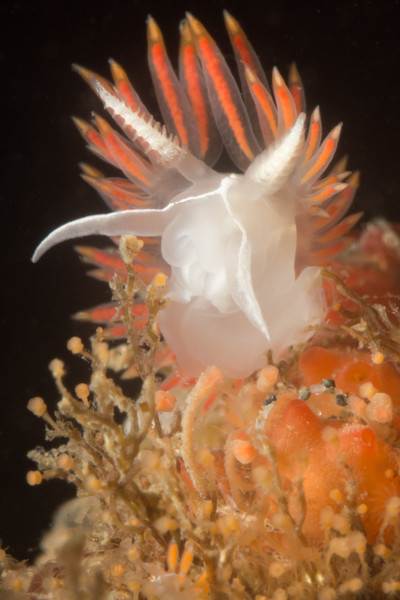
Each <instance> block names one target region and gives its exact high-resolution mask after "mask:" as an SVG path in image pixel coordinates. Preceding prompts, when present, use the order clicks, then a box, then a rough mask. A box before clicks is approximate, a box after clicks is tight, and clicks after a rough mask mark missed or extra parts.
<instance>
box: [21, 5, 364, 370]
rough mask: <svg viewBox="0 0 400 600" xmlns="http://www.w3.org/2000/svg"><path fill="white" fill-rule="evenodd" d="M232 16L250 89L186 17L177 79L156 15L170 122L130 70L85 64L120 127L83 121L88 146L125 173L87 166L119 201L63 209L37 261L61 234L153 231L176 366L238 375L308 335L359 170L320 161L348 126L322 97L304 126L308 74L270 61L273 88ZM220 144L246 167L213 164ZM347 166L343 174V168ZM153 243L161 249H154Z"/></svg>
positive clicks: (158, 72) (351, 219) (154, 69)
mask: <svg viewBox="0 0 400 600" xmlns="http://www.w3.org/2000/svg"><path fill="white" fill-rule="evenodd" d="M225 21H226V26H227V29H228V33H229V36H230V39H231V43H232V46H233V49H234V52H235V56H236V62H237V68H238V71H239V75H240V81H241V87H242V92H240V91H239V87H238V85H237V83H236V82H235V80H234V78H233V76H232V73H231V71H230V69H229V67H228V66H227V64H226V62H225V59H224V57H223V56H222V54H221V52H220V50H219V48H218V47H217V45H216V44H215V42H214V40H213V39H212V38H211V36H210V35H209V34H208V33H207V31H206V30H205V28H204V27H203V26H202V25H201V23H200V22H199V21H198V20H196V19H195V18H194V17H193V16H192V15H190V14H188V15H187V17H186V20H185V21H183V22H182V24H181V46H180V59H179V78H178V76H177V75H176V73H175V72H174V70H173V68H172V66H171V63H170V61H169V59H168V56H167V53H166V50H165V45H164V41H163V37H162V34H161V32H160V30H159V28H158V26H157V25H156V23H155V21H154V20H153V19H152V18H149V19H148V43H149V50H148V58H149V65H150V71H151V76H152V79H153V83H154V87H155V91H156V95H157V99H158V103H159V106H160V110H161V113H162V115H163V118H164V121H165V126H161V125H160V124H159V123H158V122H156V121H155V120H154V118H153V117H152V116H151V114H150V113H149V111H148V110H147V108H146V107H145V105H144V104H143V102H142V101H141V99H140V98H139V96H138V94H137V92H136V91H135V89H134V88H133V87H132V85H131V83H130V81H129V79H128V78H127V76H126V74H125V72H124V71H123V69H122V68H121V67H120V66H119V65H118V64H117V63H115V62H114V61H110V64H111V71H112V76H113V79H114V84H113V85H112V84H111V83H109V82H108V81H107V80H105V79H104V78H102V77H100V76H98V75H96V74H95V73H93V72H91V71H88V70H86V69H82V68H81V67H77V70H78V71H79V73H80V74H81V75H82V76H83V77H84V78H85V79H86V81H87V82H88V83H89V84H90V86H91V87H92V88H93V90H94V91H95V92H96V94H97V95H98V96H99V98H100V99H101V100H102V102H103V104H104V107H105V108H106V109H107V111H108V112H109V113H110V114H111V115H112V117H113V119H114V120H115V121H116V122H117V124H118V125H119V126H120V128H121V129H122V131H123V133H124V134H125V135H121V134H119V133H117V132H116V131H115V130H113V129H112V128H111V127H110V125H109V124H108V123H107V122H106V121H105V120H104V119H102V118H100V117H95V123H94V125H93V126H92V125H89V124H88V123H85V122H83V121H81V120H77V124H78V127H79V129H80V131H81V133H82V134H83V136H84V137H85V139H86V140H87V141H88V143H89V147H90V149H91V150H92V151H93V152H95V153H96V154H97V155H99V156H100V157H101V158H102V159H104V160H105V161H108V162H109V163H111V164H112V165H114V166H116V167H118V168H119V169H120V170H122V172H123V173H124V175H125V178H121V177H119V178H103V177H102V176H100V175H93V174H92V175H91V176H89V177H86V179H87V180H88V181H89V183H91V184H92V185H93V186H94V187H95V188H96V189H97V190H98V191H100V193H101V194H102V196H103V197H104V198H105V200H106V201H107V202H108V204H109V205H110V206H111V208H112V209H113V210H114V211H115V212H112V213H109V214H100V215H94V216H88V217H85V218H81V219H78V220H75V221H72V222H69V223H67V224H65V225H63V226H61V227H59V228H58V229H56V230H55V231H53V232H52V233H50V235H49V236H48V237H46V238H45V239H44V240H43V241H42V243H41V244H40V245H39V246H38V248H37V250H36V252H35V254H34V256H33V261H37V260H38V259H39V258H40V257H41V256H42V255H43V254H44V253H45V252H46V251H47V250H49V248H51V247H52V246H54V245H55V244H58V243H59V242H61V241H63V240H67V239H72V238H77V237H81V236H87V235H90V234H103V235H106V236H111V237H113V236H120V235H123V234H135V235H138V236H144V237H145V238H153V237H154V238H157V239H158V240H159V249H160V252H161V257H162V260H163V264H164V265H165V269H166V272H167V274H168V275H169V281H168V289H169V296H170V298H171V300H172V302H171V303H170V305H169V307H168V308H166V309H165V310H164V311H162V313H161V315H160V329H161V332H162V334H163V336H164V338H165V340H166V342H167V344H168V345H169V347H170V348H171V350H172V351H173V352H174V353H175V354H176V355H177V359H178V362H179V364H180V366H181V367H182V368H183V369H185V370H186V371H187V372H189V373H191V374H198V373H199V372H200V371H201V370H202V369H203V368H204V367H205V366H206V365H210V364H215V365H218V367H219V368H220V369H221V370H222V371H223V372H224V373H225V374H227V375H228V376H232V377H243V376H247V375H249V374H251V373H252V372H253V371H255V370H256V369H258V368H260V367H261V366H263V365H264V364H265V353H266V351H267V350H269V349H272V351H273V352H274V353H275V355H279V353H280V352H281V351H283V350H284V349H285V348H287V347H289V346H290V345H293V344H296V343H301V342H304V341H306V339H307V338H308V337H309V336H310V326H312V325H313V324H314V323H316V322H318V321H320V320H321V318H322V317H323V314H324V300H323V294H322V290H321V282H320V267H321V265H322V264H324V263H325V261H327V260H329V259H330V258H331V257H332V256H334V255H335V254H337V253H338V252H339V251H341V250H342V249H343V245H344V241H343V237H342V235H343V233H345V232H347V231H348V230H349V229H350V228H351V227H352V226H353V225H354V224H355V223H356V222H357V220H358V219H359V217H360V214H353V215H350V216H348V217H344V215H345V213H346V212H347V210H348V208H349V206H350V204H351V202H352V199H353V196H354V192H355V189H356V187H357V185H356V178H355V177H350V178H348V177H349V172H347V171H345V170H344V169H345V165H344V162H343V161H342V162H340V163H338V164H337V165H336V166H335V167H333V169H331V171H330V172H329V173H328V174H326V169H327V168H328V166H329V164H330V163H331V160H332V158H333V155H334V153H335V150H336V146H337V143H338V138H339V134H340V125H339V126H336V127H335V128H334V129H333V130H332V131H331V132H330V133H329V134H328V135H327V137H326V138H325V139H324V140H323V141H321V137H322V136H321V121H320V115H319V110H318V108H316V109H315V110H314V112H313V113H312V115H311V117H310V121H309V124H308V126H307V127H306V116H305V106H304V94H303V89H302V83H301V80H300V77H299V74H298V72H297V69H296V67H295V66H294V65H293V66H292V68H291V70H290V74H289V78H288V85H286V83H285V82H284V80H283V78H282V77H281V75H280V74H279V72H278V70H277V69H276V68H275V69H274V70H273V73H272V90H271V88H270V86H269V84H268V82H267V78H266V76H265V73H264V71H263V70H262V68H261V65H260V62H259V59H258V57H257V55H256V53H255V52H254V50H253V48H252V46H251V45H250V43H249V41H248V39H247V37H246V35H245V33H244V32H243V30H242V29H241V27H240V25H239V24H238V22H237V21H236V20H235V19H234V18H233V17H232V16H231V15H229V14H228V13H225ZM222 148H224V149H225V151H226V153H227V154H228V155H229V157H230V158H231V160H232V162H233V163H234V164H235V166H236V167H237V168H238V169H239V171H240V173H219V172H217V171H216V170H214V169H213V168H212V167H213V165H214V164H215V163H216V161H217V159H218V158H219V156H220V153H221V150H222ZM345 179H347V181H346V182H345V181H344V180H345ZM152 255H154V248H152Z"/></svg>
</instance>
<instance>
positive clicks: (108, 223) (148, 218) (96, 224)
mask: <svg viewBox="0 0 400 600" xmlns="http://www.w3.org/2000/svg"><path fill="white" fill-rule="evenodd" d="M166 214H167V211H165V210H155V209H148V210H124V211H122V212H118V213H109V214H104V215H91V216H89V217H83V218H82V219H76V220H75V221H70V222H69V223H65V225H61V227H58V229H55V230H54V231H52V232H51V233H50V234H49V235H48V236H47V237H46V238H45V239H44V240H43V241H42V242H41V243H40V244H39V246H38V247H37V248H36V250H35V252H34V254H33V256H32V262H34V263H35V262H37V261H38V260H39V259H40V258H41V257H42V256H43V254H45V253H46V252H47V251H48V250H50V248H52V247H53V246H55V245H57V244H59V243H60V242H65V241H66V240H71V239H75V238H78V237H83V236H87V235H108V236H115V235H124V234H127V233H134V234H135V235H144V236H146V235H148V236H157V235H161V234H162V233H163V231H164V228H165V225H166Z"/></svg>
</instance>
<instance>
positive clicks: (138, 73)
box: [0, 0, 400, 558]
mask: <svg viewBox="0 0 400 600" xmlns="http://www.w3.org/2000/svg"><path fill="white" fill-rule="evenodd" d="M223 8H226V9H228V10H229V11H230V12H231V13H232V14H233V15H234V16H235V17H237V18H238V19H239V20H240V22H241V24H242V26H243V27H244V29H245V31H246V32H247V34H248V36H249V37H250V39H251V40H252V42H253V44H254V46H255V48H256V50H257V51H258V53H259V56H260V58H261V60H262V63H263V65H264V67H265V69H266V71H267V73H268V75H270V72H271V68H272V66H273V65H277V66H278V67H279V69H280V70H281V72H282V74H283V75H284V76H286V75H287V71H288V67H289V65H290V62H291V61H292V60H296V62H297V65H298V67H299V70H300V72H301V74H302V77H303V81H304V83H305V87H306V92H307V99H308V106H309V107H310V108H313V107H314V106H315V105H316V104H319V105H320V107H321V111H322V121H323V125H324V131H325V132H327V131H329V129H331V127H332V126H333V125H335V124H336V123H337V122H339V121H342V120H343V121H344V129H343V134H342V139H341V143H340V150H339V155H341V154H349V155H350V162H349V166H350V168H351V169H361V172H362V185H361V189H360V192H359V194H358V196H357V200H356V203H355V205H356V206H355V208H356V209H357V210H361V209H362V210H365V212H366V215H367V218H368V219H369V218H372V217H376V216H379V217H386V218H388V219H391V220H397V219H398V218H399V208H398V201H399V151H398V146H399V134H400V127H399V122H400V120H399V67H400V60H399V42H398V30H399V25H400V17H399V8H400V6H399V2H398V1H391V2H389V1H386V2H385V1H382V0H372V1H370V2H368V1H366V0H364V1H361V2H349V1H347V0H336V1H334V2H319V3H313V2H311V1H310V2H304V0H302V1H299V2H297V1H295V0H292V1H290V0H287V1H282V0H271V1H268V2H266V1H263V2H262V1H259V0H247V1H246V0H240V1H238V0H214V1H208V2H207V1H204V0H202V1H200V0H187V1H186V2H184V1H183V0H176V1H175V2H173V3H169V2H159V1H157V0H148V1H147V2H138V1H137V0H132V1H129V2H128V1H117V0H113V1H109V2H105V1H101V0H87V1H85V0H81V1H80V2H78V1H76V0H69V1H65V2H64V1H60V0H58V1H56V2H54V0H52V1H48V2H46V1H43V0H37V1H35V2H34V1H32V2H11V1H8V0H6V1H5V0H3V2H2V3H1V7H0V23H1V26H2V27H3V32H2V35H1V37H0V68H1V79H2V92H1V95H0V98H1V102H2V103H4V106H3V107H2V110H1V134H2V135H1V148H2V151H3V156H2V161H1V165H2V167H3V173H2V178H1V184H0V194H1V204H0V206H1V210H2V213H1V214H2V217H1V224H2V227H1V236H0V243H1V249H0V265H1V270H2V273H1V309H2V310H1V313H0V316H1V334H2V339H1V351H0V352H1V363H0V364H1V379H0V381H1V387H0V403H1V406H0V490H1V491H0V537H2V539H3V544H4V546H5V547H9V549H10V551H11V552H12V553H13V554H14V555H15V556H17V557H18V558H32V556H33V553H34V552H35V550H37V544H38V540H39V538H40V534H41V532H42V531H43V530H44V529H45V528H46V527H47V526H48V524H49V523H50V520H51V515H52V511H53V510H54V508H55V506H57V505H58V504H59V503H60V501H61V499H62V498H65V497H66V495H67V494H71V493H73V491H72V490H68V489H66V486H64V485H63V484H61V483H60V484H57V483H45V484H43V485H41V486H39V487H35V488H30V487H29V486H28V485H27V484H26V483H25V472H26V471H27V470H28V469H29V468H34V466H33V465H32V463H30V461H28V460H27V459H26V456H25V455H26V452H27V450H29V449H30V448H32V447H33V446H35V445H37V444H41V443H42V440H43V429H44V428H43V426H42V424H41V423H40V422H39V421H38V420H37V419H36V418H35V417H34V416H33V415H32V414H31V413H29V412H28V411H27V410H26V403H27V401H28V399H29V398H30V397H31V396H34V395H43V396H44V397H45V399H46V401H47V402H48V404H49V405H50V406H53V407H54V405H55V403H56V400H57V393H56V391H55V388H54V385H53V382H52V380H51V376H50V373H49V372H48V370H47V364H48V363H49V361H50V360H51V359H52V358H54V357H59V358H65V359H67V360H68V365H69V366H70V368H71V369H72V370H73V375H72V376H71V378H70V380H71V382H72V383H77V382H79V381H81V380H84V379H85V377H86V376H87V371H86V367H85V366H84V365H81V363H80V362H79V361H78V360H77V359H75V358H72V357H70V356H68V353H67V351H66V349H65V343H66V340H67V339H68V338H69V337H70V336H71V335H74V334H79V335H81V336H83V337H84V338H86V339H87V337H88V336H89V335H90V334H91V332H92V327H90V326H87V325H86V326H85V325H83V324H81V323H76V322H74V321H71V320H70V318H69V316H70V315H71V314H73V313H74V312H76V311H78V310H80V309H82V308H86V307H89V306H91V305H94V304H96V303H99V302H101V301H104V300H106V299H107V297H108V290H107V288H106V287H105V286H103V285H102V284H100V283H97V282H95V281H93V280H91V279H89V278H87V277H85V275H84V271H85V268H84V266H82V265H80V264H79V259H78V257H77V255H76V254H75V253H74V252H73V250H72V247H73V244H72V243H69V244H68V243H66V244H63V245H61V246H58V247H56V248H55V249H53V250H52V251H51V252H50V253H49V254H48V255H46V256H45V257H44V258H43V259H42V260H41V261H40V263H39V264H38V265H35V266H34V265H32V264H31V263H30V260H29V258H30V256H31V254H32V251H33V249H34V248H35V246H36V244H37V243H38V242H39V241H40V240H41V239H42V238H43V237H44V235H45V234H47V233H48V232H49V231H50V230H52V229H53V228H54V227H56V226H57V225H59V224H61V223H64V222H66V221H68V220H71V219H74V218H77V217H80V216H83V215H87V214H91V213H95V212H101V211H102V210H103V206H102V204H101V201H100V200H99V199H98V198H97V196H96V194H95V192H94V191H93V190H91V189H89V187H88V186H87V185H86V184H84V183H83V182H82V181H81V180H80V178H79V169H78V162H79V161H82V160H85V161H90V156H89V154H88V152H87V150H85V148H84V144H83V142H82V140H81V138H80V136H79V134H78V133H77V132H76V130H75V128H74V126H73V124H72V122H71V119H70V116H71V115H77V116H80V117H83V118H89V117H90V111H91V110H93V109H95V110H97V111H99V110H100V104H99V102H98V101H97V100H96V98H95V97H94V95H93V94H92V92H91V91H90V90H89V89H88V88H87V86H86V85H85V84H84V83H83V82H82V81H81V80H80V79H79V77H78V76H77V75H76V74H74V73H72V71H71V63H73V62H77V63H80V64H82V65H85V66H87V67H89V68H91V69H93V70H95V71H97V72H99V73H101V74H102V75H105V76H108V65H107V59H108V58H109V57H113V58H114V59H116V60H117V61H118V62H120V63H121V64H122V65H123V66H124V67H125V68H126V70H127V71H128V73H129V74H130V75H131V77H132V80H133V82H134V85H135V86H136V88H137V89H138V91H139V93H141V95H142V97H143V99H144V100H145V102H146V103H147V105H148V106H149V108H150V109H153V110H154V111H155V113H156V115H158V113H157V112H156V111H157V109H156V103H155V99H154V94H153V92H152V90H151V86H150V79H149V75H148V72H147V65H146V27H145V20H146V16H147V14H148V13H151V14H152V16H153V17H154V18H155V19H156V20H157V21H158V23H159V25H160V26H161V27H162V30H163V32H164V35H165V38H166V43H167V46H168V49H169V50H170V56H171V58H172V60H173V61H175V59H176V54H177V49H178V23H179V20H180V19H181V18H182V17H183V15H184V12H185V10H189V11H191V12H192V13H193V14H194V15H195V16H197V17H198V18H199V19H201V20H202V21H203V23H204V24H205V25H206V26H207V28H208V29H209V31H210V33H211V34H212V35H213V36H214V38H216V40H217V41H218V43H219V44H220V46H221V48H222V49H223V51H224V52H225V54H226V55H227V57H228V60H229V61H231V60H232V52H231V49H230V46H229V42H228V39H227V35H226V33H225V31H224V25H223V19H222V9H223ZM94 241H95V240H94Z"/></svg>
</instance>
